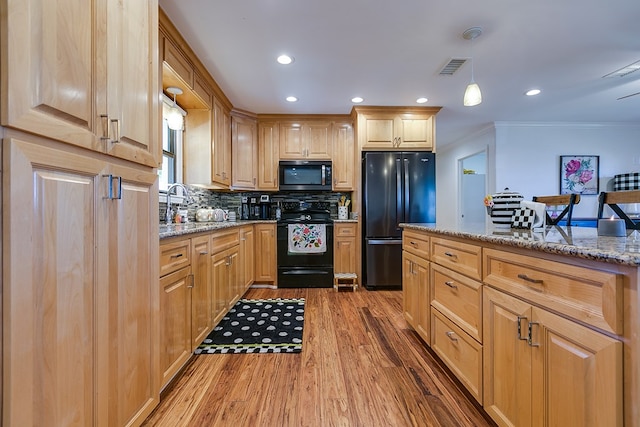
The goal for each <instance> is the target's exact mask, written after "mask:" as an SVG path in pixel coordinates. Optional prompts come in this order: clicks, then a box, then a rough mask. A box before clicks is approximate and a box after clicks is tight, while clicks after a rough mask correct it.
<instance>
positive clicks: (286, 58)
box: [277, 55, 293, 65]
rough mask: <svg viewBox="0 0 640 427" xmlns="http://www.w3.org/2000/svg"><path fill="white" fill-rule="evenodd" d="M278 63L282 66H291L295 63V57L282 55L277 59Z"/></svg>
mask: <svg viewBox="0 0 640 427" xmlns="http://www.w3.org/2000/svg"><path fill="white" fill-rule="evenodd" d="M277 61H278V63H280V64H282V65H289V64H291V63H292V62H293V57H291V56H289V55H280V56H278V59H277Z"/></svg>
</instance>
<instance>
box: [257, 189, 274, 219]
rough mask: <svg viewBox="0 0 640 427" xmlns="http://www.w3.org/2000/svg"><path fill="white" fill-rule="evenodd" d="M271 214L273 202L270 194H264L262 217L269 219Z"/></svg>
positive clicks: (261, 198) (261, 206) (261, 199)
mask: <svg viewBox="0 0 640 427" xmlns="http://www.w3.org/2000/svg"><path fill="white" fill-rule="evenodd" d="M270 216H271V203H270V202H269V195H268V194H263V195H261V196H260V219H269V217H270Z"/></svg>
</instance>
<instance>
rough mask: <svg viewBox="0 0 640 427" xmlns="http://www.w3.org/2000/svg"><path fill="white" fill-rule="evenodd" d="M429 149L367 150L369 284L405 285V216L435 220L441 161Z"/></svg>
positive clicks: (366, 253)
mask: <svg viewBox="0 0 640 427" xmlns="http://www.w3.org/2000/svg"><path fill="white" fill-rule="evenodd" d="M435 160H436V158H435V154H434V153H430V152H398V151H394V152H365V153H364V154H363V159H362V182H363V187H364V190H363V193H362V197H363V201H362V206H363V210H362V215H363V217H362V221H363V225H364V230H363V233H362V236H363V258H364V259H363V263H362V270H363V271H362V278H363V283H364V285H365V287H366V288H367V289H370V290H374V289H401V288H402V229H401V228H400V227H399V226H398V224H400V223H402V222H412V223H434V222H436V164H435V163H436V162H435Z"/></svg>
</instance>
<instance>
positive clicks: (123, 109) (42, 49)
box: [0, 0, 161, 167]
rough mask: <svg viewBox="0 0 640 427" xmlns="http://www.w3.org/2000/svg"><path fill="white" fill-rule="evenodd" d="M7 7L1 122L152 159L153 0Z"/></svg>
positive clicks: (156, 148)
mask: <svg viewBox="0 0 640 427" xmlns="http://www.w3.org/2000/svg"><path fill="white" fill-rule="evenodd" d="M45 5H46V7H45ZM6 8H7V10H6V11H5V13H4V16H5V22H4V24H5V25H4V28H5V31H6V32H5V34H4V35H5V36H6V39H7V40H11V41H12V42H11V43H9V44H7V45H6V46H5V47H6V49H5V50H4V52H3V56H4V60H3V61H2V64H3V69H2V74H3V79H5V81H8V82H9V84H7V85H6V86H5V89H6V93H5V94H3V96H2V108H0V110H1V111H2V116H1V121H2V125H4V126H8V127H12V128H15V129H21V130H24V131H27V132H29V133H34V134H37V135H42V136H44V137H47V138H50V139H55V140H58V141H62V142H65V143H67V144H73V145H77V146H81V147H84V148H87V149H90V150H93V151H98V152H102V153H106V154H109V155H111V156H115V157H119V158H122V159H126V160H130V161H132V162H135V163H139V164H143V165H146V166H150V167H157V166H158V164H159V162H160V160H161V151H160V149H161V146H160V144H159V142H158V141H159V117H160V116H159V109H158V108H159V104H158V89H159V87H160V85H159V75H158V62H157V58H158V55H157V50H158V41H157V40H158V26H157V25H158V24H157V23H158V3H157V1H156V0H152V1H148V2H140V1H137V0H124V1H119V2H99V1H95V0H94V1H86V2H81V1H75V0H62V1H58V2H55V3H47V2H44V3H43V2H42V1H39V0H25V1H9V2H8V4H7V5H6ZM7 17H10V18H11V19H7ZM122 40H137V41H139V42H138V43H126V42H124V43H123V41H122Z"/></svg>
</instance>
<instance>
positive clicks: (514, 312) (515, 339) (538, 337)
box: [484, 287, 623, 426]
mask: <svg viewBox="0 0 640 427" xmlns="http://www.w3.org/2000/svg"><path fill="white" fill-rule="evenodd" d="M484 295H485V296H484V311H485V318H484V319H485V320H484V323H485V325H484V330H485V341H484V349H485V350H484V351H485V355H484V357H485V362H484V393H485V394H484V396H485V399H484V407H485V410H486V411H487V413H488V414H489V415H490V416H491V417H492V418H493V419H494V420H495V421H496V423H498V425H501V426H502V425H504V426H507V425H508V426H512V425H513V426H515V425H517V426H543V425H548V426H555V425H557V426H560V425H562V426H565V425H566V426H574V425H575V426H584V425H597V426H621V425H623V411H622V402H623V398H622V386H623V378H622V343H621V342H620V341H617V340H615V339H613V338H610V337H608V336H606V335H604V334H601V333H599V332H597V331H594V330H591V329H588V328H586V327H584V326H582V325H580V324H578V323H576V322H573V321H571V320H568V319H565V318H562V317H560V316H558V315H556V314H553V313H551V312H549V311H547V310H545V309H543V308H540V307H536V306H533V305H531V304H529V303H527V302H525V301H522V300H520V299H519V298H515V297H513V296H510V295H508V294H506V293H504V292H501V291H498V290H496V289H493V288H490V287H487V288H486V289H485V294H484Z"/></svg>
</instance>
